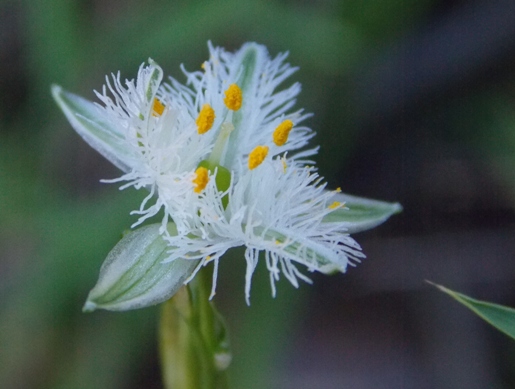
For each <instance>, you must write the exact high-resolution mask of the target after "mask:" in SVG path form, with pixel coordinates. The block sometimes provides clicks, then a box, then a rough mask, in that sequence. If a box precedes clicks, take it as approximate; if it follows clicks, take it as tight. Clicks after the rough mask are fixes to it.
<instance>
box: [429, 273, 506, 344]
mask: <svg viewBox="0 0 515 389" xmlns="http://www.w3.org/2000/svg"><path fill="white" fill-rule="evenodd" d="M427 282H428V283H430V284H431V285H434V286H436V287H437V288H438V289H440V290H441V291H442V292H444V293H447V294H448V295H449V296H451V297H452V298H453V299H455V300H456V301H458V302H459V303H461V304H463V305H464V306H466V307H467V308H468V309H470V310H471V311H472V312H474V313H475V314H476V315H478V316H479V317H480V318H482V319H483V320H485V321H486V322H487V323H489V324H491V325H492V326H494V327H495V328H497V329H498V330H499V331H501V332H504V333H505V334H506V335H508V336H509V337H510V338H512V339H515V309H513V308H510V307H506V306H503V305H499V304H494V303H489V302H487V301H481V300H476V299H473V298H471V297H469V296H466V295H464V294H462V293H458V292H455V291H453V290H451V289H448V288H446V287H444V286H442V285H437V284H434V283H432V282H430V281H427Z"/></svg>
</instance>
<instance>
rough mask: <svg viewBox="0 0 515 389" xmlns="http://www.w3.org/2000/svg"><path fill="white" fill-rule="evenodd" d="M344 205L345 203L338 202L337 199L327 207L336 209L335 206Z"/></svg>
mask: <svg viewBox="0 0 515 389" xmlns="http://www.w3.org/2000/svg"><path fill="white" fill-rule="evenodd" d="M344 206H345V203H340V202H339V201H335V202H334V203H332V204H331V205H330V206H329V207H328V208H329V209H336V208H342V207H344Z"/></svg>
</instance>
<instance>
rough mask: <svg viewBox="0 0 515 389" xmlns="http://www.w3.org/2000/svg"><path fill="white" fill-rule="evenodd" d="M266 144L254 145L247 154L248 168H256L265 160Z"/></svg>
mask: <svg viewBox="0 0 515 389" xmlns="http://www.w3.org/2000/svg"><path fill="white" fill-rule="evenodd" d="M267 154H268V146H256V147H255V148H254V150H252V151H251V152H250V154H249V169H250V170H253V169H255V168H257V167H258V166H259V165H261V163H262V162H263V161H264V160H265V158H266V155H267Z"/></svg>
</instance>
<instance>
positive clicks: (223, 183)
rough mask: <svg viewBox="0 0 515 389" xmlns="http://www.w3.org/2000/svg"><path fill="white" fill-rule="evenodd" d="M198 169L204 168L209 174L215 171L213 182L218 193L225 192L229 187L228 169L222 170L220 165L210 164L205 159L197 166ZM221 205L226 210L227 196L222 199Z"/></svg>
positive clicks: (229, 176)
mask: <svg viewBox="0 0 515 389" xmlns="http://www.w3.org/2000/svg"><path fill="white" fill-rule="evenodd" d="M198 167H203V168H206V169H207V170H208V171H209V173H214V172H215V170H216V177H215V182H216V188H217V189H218V191H220V192H225V191H226V190H227V189H229V186H230V185H231V172H230V171H229V170H228V169H226V168H224V167H223V166H221V165H218V164H215V163H213V162H210V161H209V160H207V159H205V160H203V161H201V162H200V163H199V164H198ZM222 204H223V206H224V209H225V208H227V204H229V196H228V195H225V196H224V197H222Z"/></svg>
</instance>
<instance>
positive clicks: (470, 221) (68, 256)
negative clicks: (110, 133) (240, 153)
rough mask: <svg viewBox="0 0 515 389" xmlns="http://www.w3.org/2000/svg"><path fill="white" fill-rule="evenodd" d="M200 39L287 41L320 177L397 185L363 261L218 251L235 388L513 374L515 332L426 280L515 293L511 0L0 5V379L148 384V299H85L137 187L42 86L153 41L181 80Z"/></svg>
mask: <svg viewBox="0 0 515 389" xmlns="http://www.w3.org/2000/svg"><path fill="white" fill-rule="evenodd" d="M207 40H211V41H212V42H213V43H214V44H215V45H219V46H224V47H226V48H227V49H228V50H235V49H237V48H238V47H239V46H240V45H241V44H242V43H244V42H246V41H250V40H252V41H257V42H259V43H263V44H265V45H267V46H268V48H269V50H270V53H271V54H272V55H275V54H277V53H279V52H283V51H289V52H290V56H289V62H291V63H292V64H293V65H296V66H299V67H300V70H299V71H298V72H297V73H296V74H295V76H294V77H293V78H292V82H293V80H299V81H300V82H302V84H303V92H302V94H301V96H300V98H299V104H298V107H304V108H305V109H306V110H307V111H309V112H314V113H315V116H314V117H313V118H312V119H310V121H309V125H310V126H311V127H312V128H313V129H314V130H315V131H317V133H318V135H317V137H316V138H315V141H316V143H318V144H320V145H321V152H320V154H319V155H318V157H317V162H318V166H319V169H320V172H321V174H322V175H324V176H325V177H326V178H327V180H328V182H329V185H330V186H331V187H333V188H334V187H337V186H341V187H342V188H343V190H344V191H345V192H348V193H352V194H356V195H360V196H365V197H372V198H378V199H383V200H388V201H399V202H400V203H402V204H403V206H404V212H403V213H402V214H400V215H397V216H395V217H393V218H392V219H391V220H390V221H389V222H388V223H386V224H385V225H382V226H381V227H379V228H377V229H375V230H373V231H369V232H365V233H361V234H358V235H356V236H355V237H356V239H357V240H358V241H359V242H360V243H361V244H362V246H363V249H364V252H365V253H366V254H367V257H368V258H367V259H366V260H365V261H364V262H363V263H362V264H361V265H359V266H358V267H357V268H351V269H350V270H349V271H348V273H347V274H345V275H342V274H339V275H335V276H322V275H313V280H314V285H313V286H309V285H302V286H301V288H300V289H299V290H295V289H294V288H293V287H292V286H291V285H290V284H288V283H287V282H284V281H283V282H281V283H279V285H278V297H277V298H276V299H272V297H271V296H270V288H269V285H268V276H267V274H266V270H265V269H260V270H259V271H258V272H257V274H256V276H255V278H254V284H253V289H252V296H251V301H252V305H251V306H250V307H247V306H246V305H245V302H244V294H243V284H244V281H243V278H244V261H243V258H242V251H241V250H235V251H234V252H233V253H232V255H230V256H228V258H227V259H226V260H224V261H223V263H222V265H221V276H220V277H219V282H218V293H217V296H216V298H215V302H216V303H217V304H218V307H219V308H220V310H221V311H222V313H223V314H224V315H225V317H226V319H227V321H228V324H229V327H230V329H231V335H232V336H231V339H232V343H233V354H234V361H233V364H232V366H231V368H230V369H231V370H230V375H231V380H232V383H233V385H232V387H233V388H251V389H252V388H287V389H288V388H296V389H298V388H300V389H302V388H306V389H308V388H353V389H359V388H392V389H393V388H395V389H397V388H420V389H426V388H427V389H429V388H436V389H445V388H449V389H451V388H452V389H455V388H467V389H474V388H478V389H479V388H481V389H482V388H500V389H501V388H513V387H515V364H514V362H513V361H514V360H515V359H514V358H515V347H514V344H513V341H512V340H510V339H509V338H508V337H506V336H504V335H502V334H500V333H498V332H496V331H495V330H494V329H493V328H491V327H489V326H488V325H487V324H486V323H484V322H482V321H481V320H480V319H479V318H477V317H476V316H474V315H473V314H472V313H470V312H469V311H467V310H466V309H465V308H463V307H461V306H460V305H459V304H457V303H456V302H454V301H452V300H451V299H450V298H449V297H448V296H446V295H443V294H442V293H441V292H439V291H437V290H436V289H435V288H434V287H431V286H429V285H428V284H426V283H425V282H424V280H426V279H427V280H431V281H434V282H437V283H440V284H443V285H446V286H447V287H450V288H452V289H455V290H458V291H461V292H464V293H467V294H469V295H472V296H474V297H476V298H479V299H484V300H491V301H495V302H498V303H501V304H507V305H512V306H515V286H514V283H513V281H514V279H515V266H514V264H513V261H514V256H515V240H514V232H515V214H514V211H513V210H514V206H513V204H514V199H515V81H514V75H515V2H513V1H510V0H491V1H487V0H484V1H468V2H467V1H444V0H440V1H437V0H412V1H408V0H388V1H384V0H347V1H337V0H319V1H316V2H309V1H291V0H281V1H280V0H273V1H265V0H260V1H250V0H228V1H194V2H188V1H164V0H149V1H145V2H139V1H136V0H128V1H127V0H116V1H102V0H81V1H77V0H53V1H49V0H26V1H22V0H19V1H9V0H3V1H2V2H0V137H1V138H0V253H1V254H0V387H2V388H22V389H23V388H38V389H39V388H62V389H68V388H85V389H87V388H130V389H132V388H161V384H160V377H159V367H158V359H157V346H156V340H155V338H156V327H157V317H158V310H157V309H156V308H147V309H144V310H140V311H134V312H126V313H110V312H95V313H92V314H83V313H82V312H81V308H82V304H83V302H84V300H85V297H86V295H87V292H88V290H89V289H90V288H91V287H92V286H93V285H94V283H95V281H96V277H97V275H98V270H99V268H100V265H101V263H102V261H103V259H104V258H105V256H106V254H107V253H108V252H109V250H110V248H112V246H113V245H114V244H115V243H116V242H117V241H118V240H119V238H120V236H121V233H122V231H123V230H125V229H127V228H128V226H129V225H130V224H131V222H133V221H134V220H135V219H133V218H131V217H130V216H129V212H130V211H131V210H132V209H135V208H137V207H138V205H139V202H140V200H141V198H142V197H143V196H144V195H145V194H144V193H142V192H137V191H134V190H126V191H124V192H119V191H118V190H117V188H116V186H114V185H104V184H100V183H99V179H101V178H113V177H116V176H117V175H118V174H119V173H118V172H117V171H116V169H115V168H114V167H112V166H111V165H110V164H109V163H108V162H107V161H105V160H104V159H103V158H102V157H101V156H99V155H98V154H97V153H96V152H95V151H94V150H91V149H90V148H89V147H88V146H87V145H86V144H85V143H84V142H83V141H82V140H81V139H80V138H79V137H78V136H77V135H76V134H75V133H74V132H73V130H72V129H71V127H70V125H69V124H68V123H67V122H66V120H65V118H64V115H62V113H61V112H59V110H58V108H57V107H56V105H55V104H54V102H53V101H52V99H51V96H50V85H51V83H58V84H60V85H62V86H63V87H64V88H66V89H68V90H71V91H73V92H76V93H79V94H82V95H83V96H85V97H87V98H89V99H94V95H93V92H92V90H93V89H99V88H100V87H101V86H102V84H103V81H104V75H105V74H108V73H110V72H114V71H118V70H120V71H121V72H122V77H123V78H133V77H135V75H136V72H137V69H138V66H139V65H140V64H141V63H142V62H144V61H146V60H147V58H148V57H152V58H153V59H154V60H156V61H157V62H158V63H159V64H160V65H161V66H162V67H163V68H164V69H165V73H167V74H169V75H172V76H174V77H176V78H178V79H179V80H181V81H183V80H184V78H183V77H182V74H181V72H180V70H179V65H180V64H181V63H184V64H185V66H186V68H187V69H189V70H193V69H197V68H198V67H199V66H200V64H201V63H202V61H203V60H204V59H206V57H207V55H208V54H207V46H206V42H207Z"/></svg>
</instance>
